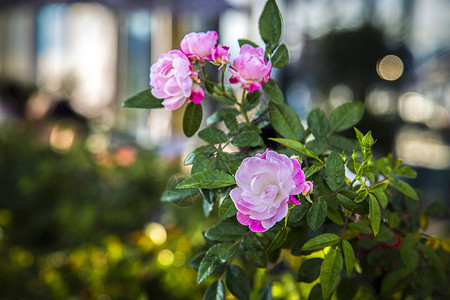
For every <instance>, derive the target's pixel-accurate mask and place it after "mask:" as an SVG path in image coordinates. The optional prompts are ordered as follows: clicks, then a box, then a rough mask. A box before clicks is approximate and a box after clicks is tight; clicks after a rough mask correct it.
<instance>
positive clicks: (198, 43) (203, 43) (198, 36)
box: [181, 31, 218, 61]
mask: <svg viewBox="0 0 450 300" xmlns="http://www.w3.org/2000/svg"><path fill="white" fill-rule="evenodd" d="M217 39H218V36H217V32H215V31H208V32H191V33H188V34H186V35H185V36H184V38H183V40H182V41H181V51H183V52H184V53H185V54H186V55H187V56H188V57H189V58H192V59H198V60H201V61H203V59H205V58H206V59H211V54H212V52H213V51H214V47H215V46H216V43H217Z"/></svg>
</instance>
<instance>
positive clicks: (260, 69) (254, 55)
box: [230, 44, 272, 93]
mask: <svg viewBox="0 0 450 300" xmlns="http://www.w3.org/2000/svg"><path fill="white" fill-rule="evenodd" d="M271 68H272V65H271V63H270V61H269V62H268V63H267V61H266V58H265V57H264V50H263V49H262V48H261V47H258V48H253V47H252V46H250V45H248V44H245V45H243V46H242V47H241V50H240V51H239V56H238V57H237V58H236V59H235V60H234V61H233V66H232V67H231V68H230V71H231V73H232V74H233V76H232V77H231V78H230V82H231V83H238V82H241V83H242V87H243V88H244V89H246V90H249V91H250V93H253V91H254V90H259V89H261V84H262V83H264V82H267V81H269V78H270V70H271Z"/></svg>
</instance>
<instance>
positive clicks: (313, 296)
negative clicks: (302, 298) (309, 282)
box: [308, 283, 323, 300]
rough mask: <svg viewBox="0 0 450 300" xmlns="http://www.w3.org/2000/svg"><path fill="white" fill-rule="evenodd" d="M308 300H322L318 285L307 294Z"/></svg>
mask: <svg viewBox="0 0 450 300" xmlns="http://www.w3.org/2000/svg"><path fill="white" fill-rule="evenodd" d="M308 300H323V296H322V291H321V286H320V283H318V284H316V285H315V286H313V288H312V289H311V292H309V296H308Z"/></svg>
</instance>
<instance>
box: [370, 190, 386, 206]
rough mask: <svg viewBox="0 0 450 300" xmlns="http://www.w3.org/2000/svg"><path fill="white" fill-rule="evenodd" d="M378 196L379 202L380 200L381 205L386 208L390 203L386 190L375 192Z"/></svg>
mask: <svg viewBox="0 0 450 300" xmlns="http://www.w3.org/2000/svg"><path fill="white" fill-rule="evenodd" d="M373 194H374V195H375V197H377V199H378V202H380V205H381V207H383V208H386V207H387V205H388V198H387V196H386V193H385V192H384V191H380V192H376V193H373Z"/></svg>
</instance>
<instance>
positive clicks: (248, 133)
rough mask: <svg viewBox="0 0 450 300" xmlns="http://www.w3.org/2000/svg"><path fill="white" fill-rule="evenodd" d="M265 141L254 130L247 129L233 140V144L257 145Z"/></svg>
mask: <svg viewBox="0 0 450 300" xmlns="http://www.w3.org/2000/svg"><path fill="white" fill-rule="evenodd" d="M263 143H264V142H263V139H262V138H261V137H260V136H259V134H257V133H256V132H255V131H253V130H245V131H243V132H241V133H239V134H238V135H236V136H234V137H233V139H232V140H231V144H232V145H234V146H236V147H256V146H260V145H262V144H263Z"/></svg>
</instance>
